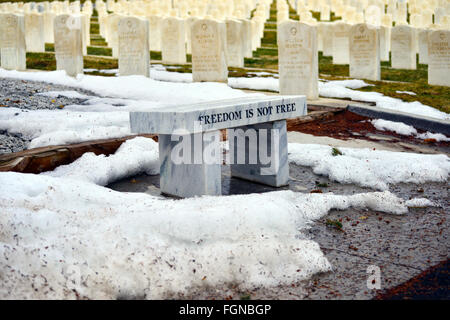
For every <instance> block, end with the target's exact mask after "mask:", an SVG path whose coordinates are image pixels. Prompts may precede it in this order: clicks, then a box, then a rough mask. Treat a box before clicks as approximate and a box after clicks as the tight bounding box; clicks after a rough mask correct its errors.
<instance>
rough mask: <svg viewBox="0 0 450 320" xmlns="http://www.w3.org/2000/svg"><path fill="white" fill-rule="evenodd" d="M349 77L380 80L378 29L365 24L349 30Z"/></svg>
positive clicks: (354, 26)
mask: <svg viewBox="0 0 450 320" xmlns="http://www.w3.org/2000/svg"><path fill="white" fill-rule="evenodd" d="M349 45H350V77H352V78H357V79H367V80H373V81H378V80H380V44H379V37H378V29H377V28H376V27H374V26H372V25H368V24H365V23H361V24H356V25H353V26H352V27H351V28H350V36H349Z"/></svg>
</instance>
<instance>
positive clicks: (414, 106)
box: [319, 81, 450, 120]
mask: <svg viewBox="0 0 450 320" xmlns="http://www.w3.org/2000/svg"><path fill="white" fill-rule="evenodd" d="M319 94H320V96H322V97H327V98H347V99H352V100H356V101H367V102H374V103H376V106H377V107H380V108H384V109H390V110H395V111H401V112H406V113H411V114H414V115H420V116H426V117H431V118H437V119H446V120H449V119H450V115H449V114H448V113H445V112H442V111H439V110H437V109H434V108H432V107H430V106H427V105H423V104H421V103H420V102H418V101H414V102H405V101H402V100H400V99H396V98H391V97H387V96H385V95H383V94H381V93H379V92H364V91H357V90H352V89H349V88H345V87H342V86H341V85H339V84H337V83H336V82H335V81H329V82H326V83H322V82H319Z"/></svg>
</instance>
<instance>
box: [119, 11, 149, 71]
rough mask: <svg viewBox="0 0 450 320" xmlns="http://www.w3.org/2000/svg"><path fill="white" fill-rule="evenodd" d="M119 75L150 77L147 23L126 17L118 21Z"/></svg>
mask: <svg viewBox="0 0 450 320" xmlns="http://www.w3.org/2000/svg"><path fill="white" fill-rule="evenodd" d="M118 32H119V74H120V75H121V76H127V75H143V76H146V77H149V76H150V49H149V45H148V38H149V37H148V21H147V20H145V19H140V18H133V17H126V18H122V19H120V20H119V27H118Z"/></svg>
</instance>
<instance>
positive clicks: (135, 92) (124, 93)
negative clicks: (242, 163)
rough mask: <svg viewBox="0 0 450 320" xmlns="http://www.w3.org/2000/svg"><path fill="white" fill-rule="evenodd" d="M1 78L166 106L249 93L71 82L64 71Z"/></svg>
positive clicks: (137, 79)
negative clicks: (52, 85)
mask: <svg viewBox="0 0 450 320" xmlns="http://www.w3.org/2000/svg"><path fill="white" fill-rule="evenodd" d="M167 73H168V74H170V73H172V72H167ZM175 75H176V74H175ZM175 75H174V77H175ZM168 76H171V75H168ZM0 77H4V78H15V79H23V80H29V81H42V82H48V83H54V84H60V85H65V86H71V87H74V88H80V89H85V90H88V91H91V92H93V93H95V94H97V95H100V96H105V97H112V98H129V99H133V100H145V101H149V102H163V103H164V104H166V105H169V104H179V103H185V104H187V103H195V102H202V101H209V100H219V99H228V98H230V99H231V98H239V97H243V96H248V93H245V92H242V91H240V90H235V89H233V88H230V87H229V86H227V85H226V84H224V83H216V82H202V83H199V82H196V83H179V82H165V81H157V80H154V79H150V78H147V77H144V76H123V77H101V76H90V75H78V76H77V78H72V77H69V76H67V75H66V73H65V71H64V70H59V71H49V72H40V71H37V72H19V71H9V70H4V69H0ZM175 78H176V77H175Z"/></svg>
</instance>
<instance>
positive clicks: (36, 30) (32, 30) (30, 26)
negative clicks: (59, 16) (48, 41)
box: [25, 13, 45, 52]
mask: <svg viewBox="0 0 450 320" xmlns="http://www.w3.org/2000/svg"><path fill="white" fill-rule="evenodd" d="M25 43H26V47H27V51H28V52H45V42H44V18H43V16H42V14H40V13H27V14H25Z"/></svg>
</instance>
